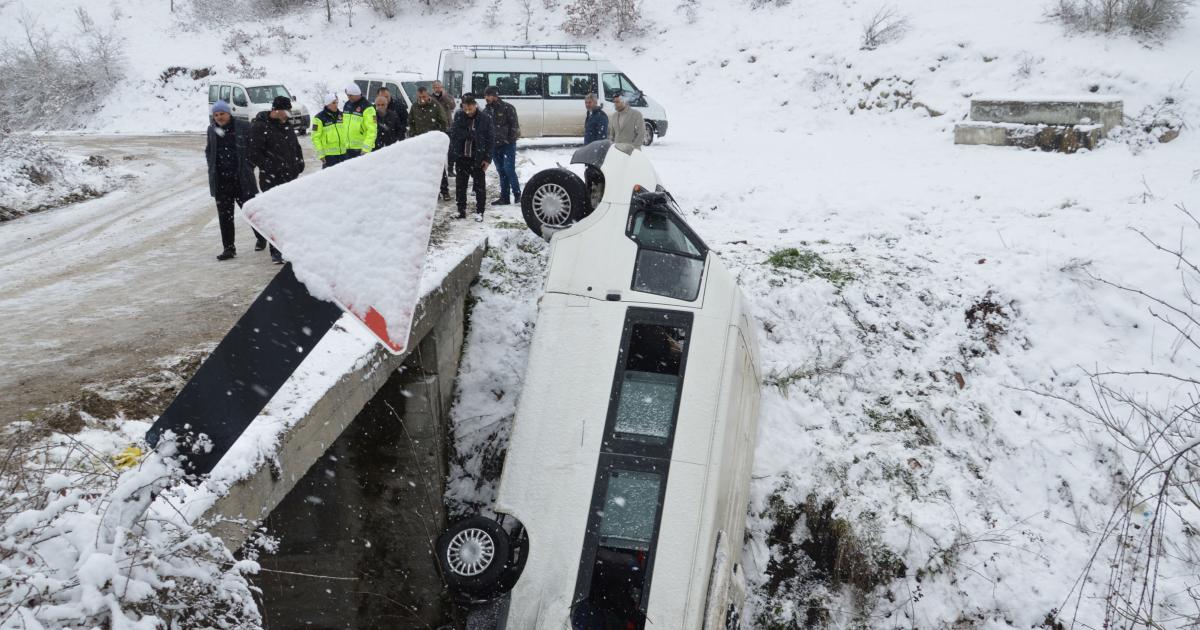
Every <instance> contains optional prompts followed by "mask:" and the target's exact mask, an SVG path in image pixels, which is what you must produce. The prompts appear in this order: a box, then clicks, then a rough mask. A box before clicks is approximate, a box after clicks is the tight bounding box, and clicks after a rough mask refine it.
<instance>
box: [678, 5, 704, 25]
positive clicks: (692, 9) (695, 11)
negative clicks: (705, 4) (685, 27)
mask: <svg viewBox="0 0 1200 630" xmlns="http://www.w3.org/2000/svg"><path fill="white" fill-rule="evenodd" d="M675 10H676V11H677V12H679V13H681V14H682V15H683V20H684V21H685V22H687V23H688V24H695V23H696V20H698V19H700V0H682V2H680V3H679V5H678V6H676V7H675Z"/></svg>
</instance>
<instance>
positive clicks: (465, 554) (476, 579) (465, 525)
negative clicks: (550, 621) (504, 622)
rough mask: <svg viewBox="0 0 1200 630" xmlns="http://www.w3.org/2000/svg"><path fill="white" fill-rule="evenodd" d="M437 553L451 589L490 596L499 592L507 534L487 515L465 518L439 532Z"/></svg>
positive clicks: (466, 593)
mask: <svg viewBox="0 0 1200 630" xmlns="http://www.w3.org/2000/svg"><path fill="white" fill-rule="evenodd" d="M437 555H438V565H439V566H440V567H441V570H442V579H443V580H445V582H446V586H447V587H449V588H450V590H451V591H454V592H456V593H460V594H465V595H472V596H476V597H490V596H493V595H496V594H498V593H499V586H500V578H501V576H503V575H504V572H505V567H506V566H507V565H508V560H509V540H508V534H507V533H506V532H505V531H504V528H502V527H500V524H499V523H497V522H496V521H493V520H492V519H490V518H487V517H484V516H472V517H469V518H465V519H463V520H461V521H458V522H457V523H455V524H453V525H451V526H450V527H449V528H448V529H447V530H446V531H445V532H443V533H442V535H441V536H438V539H437Z"/></svg>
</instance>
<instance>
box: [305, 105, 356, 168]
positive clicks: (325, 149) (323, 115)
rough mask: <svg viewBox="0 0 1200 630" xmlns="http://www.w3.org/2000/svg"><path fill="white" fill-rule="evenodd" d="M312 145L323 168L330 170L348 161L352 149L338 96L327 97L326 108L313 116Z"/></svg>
mask: <svg viewBox="0 0 1200 630" xmlns="http://www.w3.org/2000/svg"><path fill="white" fill-rule="evenodd" d="M312 125H313V126H312V143H313V150H314V151H316V153H317V158H318V159H319V160H321V168H329V167H330V166H333V165H335V164H337V163H339V162H342V161H343V160H345V159H346V150H347V149H348V148H349V147H350V137H349V132H348V131H347V129H346V123H345V120H344V118H343V116H342V112H341V111H339V110H338V97H337V94H334V93H333V92H330V93H328V94H326V95H325V107H324V108H323V109H322V110H321V112H320V113H319V114H317V115H316V116H313V121H312Z"/></svg>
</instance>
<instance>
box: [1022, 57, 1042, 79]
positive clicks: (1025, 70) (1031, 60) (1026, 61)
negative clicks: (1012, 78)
mask: <svg viewBox="0 0 1200 630" xmlns="http://www.w3.org/2000/svg"><path fill="white" fill-rule="evenodd" d="M1041 63H1042V59H1041V57H1036V56H1034V55H1032V54H1030V53H1028V52H1023V53H1021V54H1020V56H1018V57H1017V78H1019V79H1028V78H1029V77H1032V76H1033V71H1034V70H1036V69H1037V67H1038V65H1040V64H1041Z"/></svg>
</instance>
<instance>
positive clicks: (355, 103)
mask: <svg viewBox="0 0 1200 630" xmlns="http://www.w3.org/2000/svg"><path fill="white" fill-rule="evenodd" d="M342 121H343V122H344V123H345V125H346V132H347V134H346V137H347V138H348V140H349V144H348V145H347V147H346V158H347V159H349V158H353V157H358V156H360V155H362V154H364V153H370V152H371V150H372V149H374V148H375V135H376V134H377V133H379V129H378V127H377V126H376V124H375V105H373V104H372V103H371V102H370V101H368V100H367V99H365V98H363V96H362V88H360V87H358V84H357V83H351V84H350V85H347V86H346V105H345V106H343V107H342Z"/></svg>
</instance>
